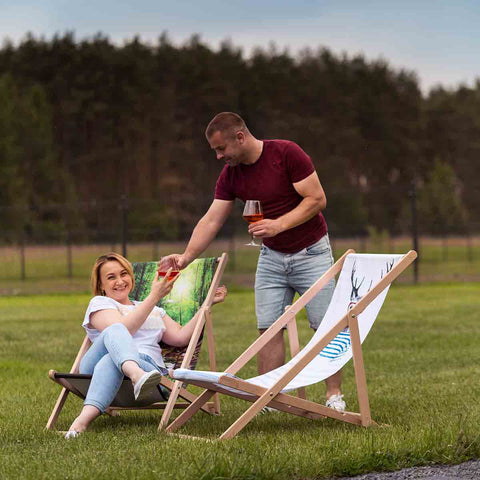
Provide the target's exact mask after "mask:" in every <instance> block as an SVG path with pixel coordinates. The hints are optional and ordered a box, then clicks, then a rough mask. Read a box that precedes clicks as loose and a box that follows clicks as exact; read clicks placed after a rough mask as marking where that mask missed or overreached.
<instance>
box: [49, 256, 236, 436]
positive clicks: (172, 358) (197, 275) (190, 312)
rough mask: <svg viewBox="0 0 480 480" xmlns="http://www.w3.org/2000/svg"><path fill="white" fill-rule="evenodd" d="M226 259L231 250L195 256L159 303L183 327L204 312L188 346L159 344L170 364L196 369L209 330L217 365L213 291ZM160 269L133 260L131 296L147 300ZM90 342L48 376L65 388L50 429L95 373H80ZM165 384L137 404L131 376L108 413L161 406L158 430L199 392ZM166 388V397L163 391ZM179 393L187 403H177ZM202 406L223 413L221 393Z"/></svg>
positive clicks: (212, 363)
mask: <svg viewBox="0 0 480 480" xmlns="http://www.w3.org/2000/svg"><path fill="white" fill-rule="evenodd" d="M227 258H228V256H227V254H226V253H223V254H222V256H221V257H219V258H201V259H197V260H195V261H194V262H192V263H191V264H190V265H189V266H188V267H187V268H185V269H184V270H182V274H181V276H180V278H179V279H178V280H177V281H176V283H175V286H174V288H173V289H172V291H171V293H170V295H169V297H170V298H168V299H167V298H166V297H165V298H163V299H162V300H161V301H160V302H159V304H158V305H159V306H160V307H163V308H165V310H166V311H167V313H168V314H169V315H170V316H171V317H172V318H173V319H174V320H175V321H176V322H178V323H180V324H181V325H185V324H186V323H188V322H189V321H190V320H191V319H192V318H193V316H194V315H195V314H197V313H198V315H200V316H201V318H200V320H199V321H198V323H197V325H196V327H195V330H194V332H193V335H192V338H191V340H190V343H189V344H188V346H187V347H181V348H179V347H172V346H170V345H166V344H164V343H161V347H162V354H163V357H164V361H165V364H166V366H167V367H168V368H174V369H175V368H180V367H182V368H184V369H188V368H195V365H196V363H197V360H198V356H199V353H200V347H201V344H202V340H203V333H204V329H205V333H206V337H207V343H208V354H209V367H210V369H212V370H215V369H216V364H215V350H214V339H213V328H212V320H211V306H212V301H213V298H214V296H215V291H216V289H217V287H218V286H219V284H220V279H221V277H222V275H223V271H224V270H225V266H226V263H227ZM156 270H157V263H156V262H147V263H134V264H133V272H134V276H135V288H134V289H133V290H132V292H131V294H130V298H131V299H132V300H143V299H144V298H145V297H146V296H147V295H148V293H149V292H150V286H151V283H152V280H153V278H154V275H155V271H156ZM168 300H171V301H172V302H169V301H168ZM90 343H91V342H90V340H89V339H88V337H87V336H85V338H84V340H83V343H82V345H81V347H80V350H79V351H78V353H77V356H76V358H75V361H74V363H73V366H72V368H71V370H70V373H59V372H57V371H55V370H50V372H49V377H50V379H51V380H53V381H54V382H56V383H58V384H60V385H61V386H62V387H63V388H62V391H61V393H60V396H59V397H58V400H57V402H56V404H55V406H54V408H53V411H52V413H51V415H50V418H49V419H48V422H47V426H46V428H47V429H52V428H53V427H54V425H55V424H56V422H57V420H58V417H59V415H60V412H61V410H62V408H63V406H64V404H65V401H66V399H67V396H68V394H69V393H70V392H72V393H73V394H75V395H77V396H78V397H80V398H82V399H85V396H86V393H87V391H88V387H89V385H90V380H91V378H92V376H91V375H82V374H79V373H78V369H79V366H80V361H81V359H82V357H83V355H84V354H85V352H86V351H87V350H88V347H89V346H90ZM161 385H162V386H163V387H165V388H162V387H159V388H158V389H157V390H156V391H154V392H152V394H151V396H150V397H149V398H147V399H146V400H145V401H143V402H138V401H136V400H135V398H134V395H133V386H132V382H131V381H130V379H129V378H124V380H123V382H122V385H121V387H120V390H119V391H118V393H117V395H116V397H115V399H114V401H113V402H112V404H111V406H110V408H109V409H108V411H107V412H106V413H107V414H109V415H114V414H115V413H116V412H117V411H118V410H138V409H163V410H164V411H163V415H162V418H161V420H160V425H159V428H164V427H165V426H166V425H167V424H168V421H169V419H170V416H171V414H172V411H173V409H174V408H186V407H187V406H188V405H189V404H190V403H191V402H193V401H194V400H195V398H196V396H195V395H194V394H192V393H191V392H189V391H188V390H186V389H185V388H184V386H183V383H182V382H180V381H175V382H172V381H171V380H169V379H168V378H165V377H163V378H162V383H161ZM165 389H166V390H165ZM166 391H167V395H166V394H165V392H166ZM168 393H169V395H168ZM179 397H180V398H182V399H183V400H184V401H177V400H178V398H179ZM202 407H205V408H203V410H204V411H206V412H208V413H212V414H218V413H220V403H219V399H218V396H217V398H213V399H212V401H210V402H208V404H207V403H206V404H205V405H202Z"/></svg>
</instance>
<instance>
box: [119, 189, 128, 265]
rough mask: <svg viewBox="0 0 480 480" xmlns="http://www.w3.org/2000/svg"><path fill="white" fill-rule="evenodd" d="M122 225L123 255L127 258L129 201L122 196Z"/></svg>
mask: <svg viewBox="0 0 480 480" xmlns="http://www.w3.org/2000/svg"><path fill="white" fill-rule="evenodd" d="M120 209H121V217H122V218H121V225H122V255H123V256H124V257H125V258H127V241H128V239H127V236H128V199H127V196H126V195H122V197H121V201H120Z"/></svg>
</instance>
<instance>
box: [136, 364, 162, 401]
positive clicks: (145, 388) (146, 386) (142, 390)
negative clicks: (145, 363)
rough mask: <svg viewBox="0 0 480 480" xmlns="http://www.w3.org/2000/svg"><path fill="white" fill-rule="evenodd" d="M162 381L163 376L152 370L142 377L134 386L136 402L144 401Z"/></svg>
mask: <svg viewBox="0 0 480 480" xmlns="http://www.w3.org/2000/svg"><path fill="white" fill-rule="evenodd" d="M161 381H162V374H161V373H160V372H159V371H158V370H151V371H150V372H147V373H145V374H143V375H142V377H141V378H140V380H139V381H138V382H137V383H136V384H135V385H134V386H133V394H134V396H135V400H140V401H141V400H143V399H145V397H148V395H149V393H150V392H151V391H152V390H153V389H154V388H155V387H156V386H157V385H158V384H159V383H160V382H161Z"/></svg>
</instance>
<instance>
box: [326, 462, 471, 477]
mask: <svg viewBox="0 0 480 480" xmlns="http://www.w3.org/2000/svg"><path fill="white" fill-rule="evenodd" d="M417 478H418V479H423V480H457V479H460V480H480V460H471V461H469V462H465V463H461V464H459V465H434V466H432V467H413V468H405V469H403V470H400V471H398V472H390V473H367V474H365V475H357V476H356V477H342V478H341V479H339V478H336V479H335V480H405V479H417Z"/></svg>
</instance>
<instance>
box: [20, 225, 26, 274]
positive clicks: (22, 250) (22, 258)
mask: <svg viewBox="0 0 480 480" xmlns="http://www.w3.org/2000/svg"><path fill="white" fill-rule="evenodd" d="M26 278H27V275H26V272H25V225H23V226H22V230H21V233H20V279H21V280H22V281H24V280H25V279H26Z"/></svg>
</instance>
